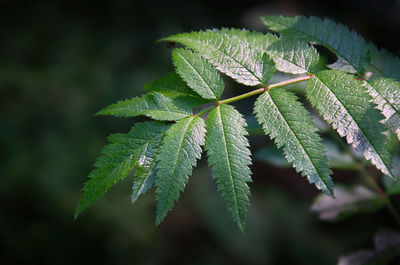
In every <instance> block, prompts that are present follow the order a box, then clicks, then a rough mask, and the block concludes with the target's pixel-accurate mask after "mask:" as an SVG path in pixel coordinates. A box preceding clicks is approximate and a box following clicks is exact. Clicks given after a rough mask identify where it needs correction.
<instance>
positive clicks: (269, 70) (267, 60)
mask: <svg viewBox="0 0 400 265" xmlns="http://www.w3.org/2000/svg"><path fill="white" fill-rule="evenodd" d="M262 61H263V65H264V66H263V72H262V78H263V80H264V81H265V82H267V81H268V80H270V79H271V77H272V76H273V75H274V73H275V70H276V69H275V62H274V61H273V60H272V58H271V57H270V56H269V55H268V54H267V53H264V55H263V57H262Z"/></svg>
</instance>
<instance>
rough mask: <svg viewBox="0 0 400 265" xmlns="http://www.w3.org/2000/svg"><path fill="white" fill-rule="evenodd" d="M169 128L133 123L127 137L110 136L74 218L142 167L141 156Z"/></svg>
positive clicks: (162, 125) (147, 123) (85, 187)
mask: <svg viewBox="0 0 400 265" xmlns="http://www.w3.org/2000/svg"><path fill="white" fill-rule="evenodd" d="M168 127H169V126H168V125H165V124H164V123H160V122H156V121H153V122H143V123H136V124H135V126H133V127H132V129H131V130H130V132H129V133H128V134H112V135H111V136H109V138H108V140H109V141H110V144H109V145H107V146H105V147H104V149H103V150H102V154H103V156H101V157H99V158H98V159H97V161H96V162H95V164H94V166H95V168H94V169H93V171H92V172H91V173H90V174H89V176H88V178H89V181H88V182H86V184H85V186H84V187H83V189H82V191H84V195H83V198H82V200H81V201H80V202H79V204H78V206H77V208H76V210H75V218H76V217H77V216H78V215H79V214H80V213H82V212H83V211H84V210H85V209H86V208H87V207H88V206H89V205H90V204H91V203H93V202H95V201H97V200H98V199H99V198H100V197H102V196H103V194H104V193H106V192H107V191H108V190H109V189H110V188H112V187H113V186H114V185H115V184H116V183H117V182H119V181H120V180H122V179H124V178H125V177H126V176H127V175H128V174H129V173H130V172H131V171H132V169H133V168H134V167H135V165H138V166H139V167H141V165H140V164H141V159H142V158H143V157H142V154H143V153H147V152H146V149H147V146H149V145H153V144H154V143H153V141H154V142H157V141H159V138H160V137H161V135H162V134H163V132H164V131H165V130H166V129H167V128H168Z"/></svg>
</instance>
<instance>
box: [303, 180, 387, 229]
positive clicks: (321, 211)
mask: <svg viewBox="0 0 400 265" xmlns="http://www.w3.org/2000/svg"><path fill="white" fill-rule="evenodd" d="M335 197H336V199H335V200H332V198H330V197H328V196H326V195H325V194H321V195H319V196H317V197H316V199H315V200H314V202H313V204H312V206H311V210H312V211H314V212H316V213H318V215H319V218H320V219H322V220H326V221H331V222H336V221H341V220H344V219H346V218H348V217H350V216H353V215H356V214H365V213H372V212H376V211H377V210H379V209H381V208H383V207H385V205H386V200H385V198H382V197H381V196H379V195H378V194H377V193H376V192H373V191H371V190H369V189H367V188H365V187H364V186H354V187H351V188H346V187H343V186H336V188H335Z"/></svg>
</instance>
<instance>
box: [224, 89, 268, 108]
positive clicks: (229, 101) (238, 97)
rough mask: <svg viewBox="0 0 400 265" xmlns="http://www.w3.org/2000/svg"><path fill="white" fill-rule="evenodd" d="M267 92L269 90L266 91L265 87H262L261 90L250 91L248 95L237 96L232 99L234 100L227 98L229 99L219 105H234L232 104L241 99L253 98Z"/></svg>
mask: <svg viewBox="0 0 400 265" xmlns="http://www.w3.org/2000/svg"><path fill="white" fill-rule="evenodd" d="M265 90H267V89H266V88H265V87H262V88H259V89H256V90H253V91H250V92H248V93H244V94H242V95H239V96H236V97H232V98H227V99H224V100H220V101H218V104H219V105H221V104H228V103H232V102H235V101H238V100H241V99H245V98H248V97H251V96H254V95H258V94H261V93H263V92H264V91H265Z"/></svg>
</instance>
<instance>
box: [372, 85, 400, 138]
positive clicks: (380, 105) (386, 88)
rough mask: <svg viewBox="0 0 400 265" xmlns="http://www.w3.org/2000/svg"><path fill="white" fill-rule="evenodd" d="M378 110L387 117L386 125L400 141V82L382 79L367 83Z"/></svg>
mask: <svg viewBox="0 0 400 265" xmlns="http://www.w3.org/2000/svg"><path fill="white" fill-rule="evenodd" d="M366 87H367V90H368V93H369V95H370V96H371V97H372V100H373V102H374V103H375V104H376V106H377V109H379V110H380V111H381V113H382V114H383V116H385V120H384V124H385V125H386V127H387V128H388V129H389V130H391V131H392V132H393V133H395V134H396V135H397V138H398V139H399V140H400V82H397V81H394V80H392V79H388V78H381V79H378V80H374V81H371V82H368V83H366Z"/></svg>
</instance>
